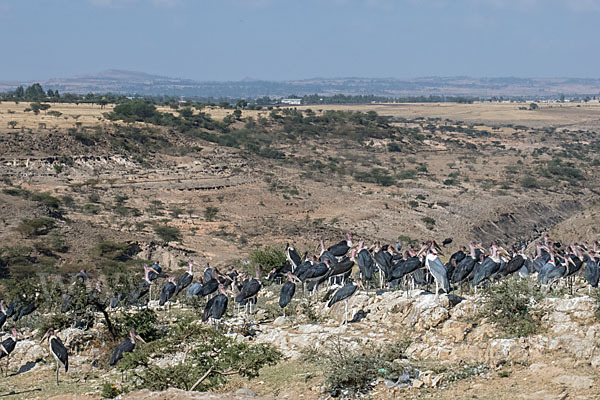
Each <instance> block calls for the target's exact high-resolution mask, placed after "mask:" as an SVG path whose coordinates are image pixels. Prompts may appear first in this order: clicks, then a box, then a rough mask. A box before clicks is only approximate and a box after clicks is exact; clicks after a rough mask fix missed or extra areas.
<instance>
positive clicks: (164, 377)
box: [119, 320, 281, 391]
mask: <svg viewBox="0 0 600 400" xmlns="http://www.w3.org/2000/svg"><path fill="white" fill-rule="evenodd" d="M178 352H185V353H186V357H185V359H184V360H183V361H182V362H179V363H178V364H176V365H172V366H166V367H160V366H158V365H157V364H156V363H155V362H154V361H153V358H154V357H156V355H159V356H160V357H165V356H169V355H171V354H175V353H178ZM280 359H281V353H280V352H279V351H278V350H276V349H275V348H274V347H273V346H272V345H270V344H250V343H247V342H238V341H235V340H234V339H232V338H229V337H227V336H225V335H224V334H222V333H220V332H218V331H215V330H213V329H210V328H207V327H205V326H202V325H198V324H194V323H193V322H192V321H190V320H183V321H181V322H179V323H178V324H177V325H175V326H174V327H173V328H172V329H171V331H170V332H169V333H168V335H166V336H165V337H163V338H161V339H159V340H155V341H153V342H151V343H148V344H146V345H141V346H139V348H136V350H135V351H134V352H132V353H127V354H126V355H125V356H124V357H123V360H121V362H120V363H119V368H120V369H122V370H128V371H130V372H129V374H128V375H130V379H131V382H132V384H133V385H135V386H136V388H147V389H150V390H165V389H167V388H169V387H175V388H179V389H184V390H191V389H192V387H193V386H194V384H195V383H196V382H198V381H200V378H201V377H204V380H201V381H200V383H199V384H198V385H197V386H195V387H194V390H198V391H206V390H209V389H211V388H214V387H218V386H220V385H223V384H224V383H226V382H227V376H228V375H240V376H242V377H247V378H254V377H256V376H258V373H259V371H260V369H261V368H262V367H263V366H266V365H274V364H276V363H277V362H278V361H279V360H280Z"/></svg>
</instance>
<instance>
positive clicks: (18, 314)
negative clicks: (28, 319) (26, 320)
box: [13, 291, 40, 322]
mask: <svg viewBox="0 0 600 400" xmlns="http://www.w3.org/2000/svg"><path fill="white" fill-rule="evenodd" d="M39 296H40V293H39V292H37V291H36V292H35V295H34V298H33V299H31V300H25V301H23V302H21V305H20V307H19V308H18V309H17V310H15V313H14V315H13V320H14V321H15V322H17V321H18V320H20V319H22V318H23V317H25V316H27V315H29V314H31V313H32V312H34V311H35V310H36V309H37V304H36V303H37V299H38V297H39Z"/></svg>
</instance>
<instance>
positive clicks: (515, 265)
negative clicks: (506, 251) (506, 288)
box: [498, 248, 527, 276]
mask: <svg viewBox="0 0 600 400" xmlns="http://www.w3.org/2000/svg"><path fill="white" fill-rule="evenodd" d="M513 252H514V253H515V254H514V255H513V257H512V258H511V259H510V261H509V262H507V263H506V265H505V266H504V268H502V270H500V271H498V274H500V275H502V276H508V275H511V274H514V273H515V272H517V271H518V270H520V269H521V268H522V267H523V265H525V262H526V261H527V255H525V248H523V249H522V250H521V251H520V252H519V253H516V252H515V251H514V249H513Z"/></svg>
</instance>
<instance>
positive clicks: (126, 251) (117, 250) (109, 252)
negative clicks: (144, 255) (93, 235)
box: [93, 240, 139, 261]
mask: <svg viewBox="0 0 600 400" xmlns="http://www.w3.org/2000/svg"><path fill="white" fill-rule="evenodd" d="M138 251H139V247H138V246H137V245H135V244H133V245H132V244H129V243H125V242H111V241H109V240H107V241H102V242H100V243H97V244H96V246H94V251H93V252H94V255H96V256H98V257H102V258H106V259H109V260H115V261H127V260H129V259H130V258H131V257H132V256H133V255H135V254H136V253H137V252H138Z"/></svg>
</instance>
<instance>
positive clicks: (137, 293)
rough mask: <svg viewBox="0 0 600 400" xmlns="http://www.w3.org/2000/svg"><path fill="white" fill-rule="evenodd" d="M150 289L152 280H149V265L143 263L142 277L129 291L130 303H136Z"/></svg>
mask: <svg viewBox="0 0 600 400" xmlns="http://www.w3.org/2000/svg"><path fill="white" fill-rule="evenodd" d="M151 289H152V282H151V281H150V267H148V266H147V265H144V279H142V281H141V282H140V284H139V285H138V287H137V288H136V289H134V290H133V291H132V292H131V293H129V296H128V300H129V304H130V305H134V304H137V302H138V301H139V300H140V299H141V298H142V297H144V296H145V295H146V294H149V293H150V290H151Z"/></svg>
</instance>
